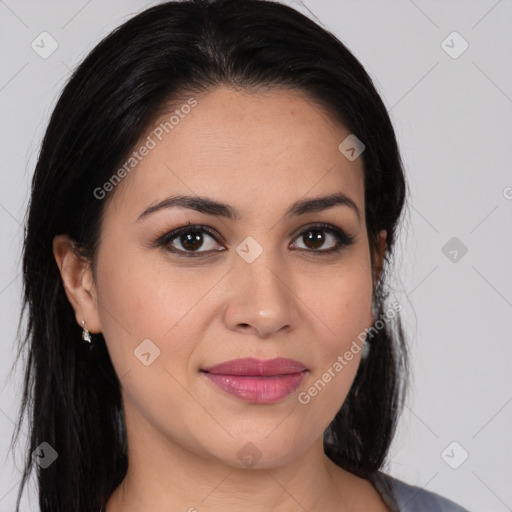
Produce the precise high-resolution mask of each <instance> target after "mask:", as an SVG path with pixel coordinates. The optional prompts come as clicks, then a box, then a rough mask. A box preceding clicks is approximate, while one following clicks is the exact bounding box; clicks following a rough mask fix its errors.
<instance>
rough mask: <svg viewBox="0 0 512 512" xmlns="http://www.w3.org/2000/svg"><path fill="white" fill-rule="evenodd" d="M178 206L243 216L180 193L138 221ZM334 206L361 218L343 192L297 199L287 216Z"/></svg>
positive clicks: (236, 217) (229, 216) (154, 206)
mask: <svg viewBox="0 0 512 512" xmlns="http://www.w3.org/2000/svg"><path fill="white" fill-rule="evenodd" d="M176 206H181V207H183V208H189V209H191V210H196V211H198V212H200V213H204V214H206V215H213V216H216V217H225V218H227V219H230V220H239V219H240V218H241V214H240V212H239V211H238V210H237V209H236V208H234V207H232V206H230V205H228V204H225V203H221V202H219V201H215V200H213V199H210V198H208V197H201V196H186V195H178V196H171V197H168V198H166V199H164V200H163V201H160V202H158V203H156V204H151V205H149V206H148V207H147V208H146V209H145V210H144V211H143V212H142V213H141V214H140V215H139V217H138V218H137V222H140V221H142V220H143V219H144V218H146V217H148V216H149V215H151V214H152V213H155V212H157V211H159V210H162V209H164V208H173V207H176ZM334 206H346V207H348V208H350V209H352V210H353V211H354V212H355V213H356V214H357V217H358V219H359V220H360V219H361V213H360V212H359V208H358V207H357V205H356V203H355V202H354V201H353V200H352V199H351V198H350V197H348V196H347V195H345V194H343V193H342V192H337V193H334V194H330V195H327V196H319V197H314V198H311V199H303V200H299V201H296V202H295V203H293V204H292V205H291V206H290V208H289V209H288V211H287V212H286V214H285V216H286V217H296V216H299V215H305V214H307V213H314V212H320V211H323V210H327V209H329V208H333V207H334Z"/></svg>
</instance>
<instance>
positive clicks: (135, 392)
mask: <svg viewBox="0 0 512 512" xmlns="http://www.w3.org/2000/svg"><path fill="white" fill-rule="evenodd" d="M195 100H196V101H197V104H195V106H193V107H192V108H185V107H184V108H182V109H180V108H179V107H178V110H179V111H180V114H181V115H180V116H179V122H176V119H177V118H176V117H175V118H174V120H173V124H172V125H171V124H170V123H169V124H167V125H160V124H159V123H160V122H162V123H165V121H168V120H169V118H170V116H171V115H173V113H172V112H170V113H169V114H168V115H165V116H164V117H163V118H162V119H161V120H159V121H158V122H157V123H156V124H155V126H153V127H152V130H151V131H150V132H148V133H147V134H145V136H144V137H143V138H142V139H141V144H140V145H138V146H137V147H136V148H135V150H137V151H138V155H139V156H138V157H137V159H138V160H140V161H138V164H137V165H136V166H135V167H133V168H131V169H130V172H129V173H127V176H126V177H125V178H124V179H123V181H122V182H121V183H120V184H118V185H117V186H116V187H114V190H113V191H110V192H109V193H110V194H114V196H113V197H112V201H109V202H108V204H107V207H106V210H105V212H104V220H103V226H102V233H101V240H100V245H99V251H98V255H97V258H98V259H97V268H96V272H97V273H96V281H95V288H94V296H95V303H96V307H97V309H96V313H97V315H96V316H94V315H93V316H92V317H91V316H89V318H87V321H88V326H89V327H90V328H91V331H92V332H94V330H95V329H96V331H101V332H102V333H103V335H104V337H105V340H106V343H107V346H108V350H109V352H110V354H111V358H112V361H113V364H114V367H115V369H116V372H117V375H118V376H119V379H120V383H121V387H122V392H123V400H124V407H125V414H126V421H127V427H128V434H129V436H137V439H139V440H144V441H141V442H144V443H145V444H146V445H147V446H153V447H154V446H155V444H154V443H158V445H159V446H161V447H162V448H163V451H165V450H171V451H174V450H177V449H179V450H181V449H185V450H190V451H192V452H194V453H195V454H198V455H200V456H202V457H206V458H208V459H210V460H212V459H213V460H216V461H221V462H222V463H224V464H228V465H230V466H236V467H242V466H243V464H246V465H248V464H249V462H247V461H248V459H247V457H246V455H251V454H252V455H253V456H254V457H256V458H258V459H259V460H258V465H259V467H271V466H274V465H277V464H283V463H285V462H286V461H290V460H292V459H293V458H295V457H297V456H298V455H300V454H301V453H304V452H305V450H307V449H308V447H310V446H311V445H312V444H313V443H314V442H316V441H318V439H319V438H320V437H321V436H322V433H323V431H324V430H325V428H326V427H327V426H328V425H329V423H330V422H331V420H332V419H333V417H334V415H335V414H336V412H337V411H338V410H339V408H340V407H341V405H342V403H343V401H344V400H345V397H346V395H347V393H348V391H349V388H350V386H351V384H352V381H353V379H354V377H355V374H356V371H357V368H358V365H359V361H360V356H361V351H355V350H354V349H352V354H353V358H352V359H351V360H350V361H347V360H346V358H344V359H343V360H344V361H345V363H346V364H343V365H342V369H341V370H339V366H336V365H335V363H336V362H337V361H338V362H339V361H340V360H339V359H338V357H339V356H341V357H343V356H344V354H345V353H346V352H347V351H350V348H351V346H352V347H354V345H353V342H354V340H356V341H357V340H358V335H359V334H360V333H361V332H362V331H364V329H365V328H367V327H369V326H371V324H372V321H373V316H372V309H371V303H372V290H373V288H372V268H371V264H370V253H369V245H368V239H367V234H366V230H365V207H364V206H365V205H364V186H363V162H362V158H356V159H355V160H349V159H347V158H346V157H345V156H344V154H342V153H341V152H340V150H339V149H338V146H339V144H340V143H341V142H342V141H343V140H344V139H345V138H346V137H347V136H348V135H349V132H348V131H346V130H344V129H343V128H342V127H340V126H339V125H338V124H336V123H334V122H333V121H332V120H331V119H330V118H329V117H328V116H327V115H326V114H325V113H324V112H323V111H322V110H321V109H320V108H319V107H318V106H317V105H316V104H313V103H311V102H310V101H308V100H307V99H306V98H305V97H304V96H303V95H300V94H299V93H296V92H290V91H283V90H273V91H272V92H268V93H266V94H261V93H257V94H256V93H252V94H247V93H242V92H236V91H232V90H229V89H227V88H218V89H216V90H214V91H213V92H210V93H209V94H208V95H206V96H201V97H195ZM186 104H187V102H186V101H185V102H184V105H186ZM188 104H189V105H190V104H194V103H193V102H192V103H191V102H189V103H188ZM162 126H166V129H167V131H166V129H164V128H162ZM170 126H172V127H171V128H170ZM148 136H149V137H150V139H148ZM142 145H146V147H147V148H148V149H147V150H146V151H144V150H142V151H139V148H140V147H141V146H142ZM143 153H144V155H145V156H143ZM132 163H133V162H132ZM127 168H130V167H129V166H128V167H127ZM332 194H340V195H341V194H343V195H344V196H346V197H347V198H349V199H350V200H351V201H352V202H353V203H354V205H353V207H352V206H350V205H348V204H337V205H334V206H331V207H327V208H309V211H308V208H302V209H301V208H300V207H295V208H294V209H293V210H292V213H288V212H289V210H290V209H292V207H293V205H296V203H302V202H304V201H310V200H311V199H314V198H319V197H323V196H329V195H332ZM175 196H194V197H196V196H197V197H201V198H208V199H209V200H211V201H215V202H219V203H223V204H225V205H228V207H229V209H230V210H231V211H233V212H236V216H234V217H233V218H230V217H228V216H227V215H224V213H226V212H225V209H224V208H219V207H217V208H210V211H209V213H207V212H204V211H203V212H200V211H197V210H196V209H194V208H192V207H191V208H187V207H185V206H169V205H167V206H165V203H163V204H161V202H165V201H168V200H169V198H172V197H175ZM93 200H100V199H93ZM159 204H160V206H161V207H159V208H157V209H153V210H152V211H149V210H148V208H151V207H154V206H155V205H159ZM197 204H198V203H197ZM144 212H146V214H143V213H144ZM220 213H222V215H220ZM319 223H326V224H328V225H329V226H332V229H333V231H330V230H329V229H328V228H322V227H316V228H314V229H312V230H311V231H309V234H308V229H310V228H313V227H314V226H315V225H317V224H319ZM188 224H190V225H192V226H197V225H200V226H204V227H205V228H207V229H208V230H209V231H211V233H209V232H208V231H197V229H198V228H195V229H196V231H194V230H193V229H192V230H190V229H189V230H188V232H187V231H186V230H185V231H184V232H183V233H182V236H179V235H177V236H174V237H168V239H167V240H163V242H162V243H161V244H160V245H159V244H158V243H157V241H158V240H159V239H161V238H162V237H163V235H165V234H167V233H169V232H171V231H172V230H176V229H177V228H181V227H183V226H187V225H188ZM336 229H339V230H342V231H343V232H344V233H345V234H346V235H349V236H352V237H354V240H353V244H352V245H346V246H343V245H342V246H341V247H340V250H339V251H334V252H331V253H328V252H327V250H328V249H331V248H333V247H334V248H335V247H336V246H337V245H338V243H339V242H338V238H337V235H336V231H335V230H336ZM187 233H188V234H187ZM187 254H188V255H189V256H188V257H187ZM190 255H192V256H190ZM357 342H358V344H359V345H361V343H360V341H357ZM278 357H279V358H288V359H293V360H295V361H297V362H299V363H301V364H302V365H303V366H304V367H305V368H306V369H307V371H305V372H302V373H300V374H299V373H298V372H299V371H300V370H298V369H293V368H291V367H290V368H287V369H283V368H278V369H277V370H275V371H274V372H273V373H274V374H276V373H279V372H281V374H282V373H285V372H286V371H292V372H296V373H295V375H288V376H287V377H282V376H281V377H276V376H274V377H261V376H260V377H255V376H254V375H253V376H252V377H248V376H238V377H228V376H226V375H227V373H229V372H228V371H227V370H223V371H221V373H224V375H225V376H224V377H223V376H219V375H217V377H215V379H216V381H217V382H218V383H219V384H216V383H215V382H214V380H213V377H212V375H211V374H210V377H211V378H209V377H207V374H206V373H205V372H204V371H203V370H204V369H206V368H209V367H212V366H214V365H218V364H219V363H222V362H226V361H231V360H234V359H238V358H257V359H262V360H270V359H273V358H278ZM335 367H336V368H337V369H338V371H336V370H333V368H335ZM329 369H331V370H330V372H329ZM326 372H327V373H330V379H328V377H325V374H326ZM271 373H272V372H271ZM323 376H324V377H323ZM258 379H259V380H258ZM319 380H321V381H322V382H323V385H318V383H317V387H316V393H315V392H314V391H313V392H311V393H310V392H308V390H310V388H311V387H312V386H313V385H314V383H315V382H317V381H319ZM258 397H259V398H258ZM248 443H252V445H253V446H250V445H248ZM161 453H162V452H158V453H154V456H155V457H158V456H160V454H161ZM152 456H153V455H152Z"/></svg>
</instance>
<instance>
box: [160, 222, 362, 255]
mask: <svg viewBox="0 0 512 512" xmlns="http://www.w3.org/2000/svg"><path fill="white" fill-rule="evenodd" d="M308 231H327V232H329V233H331V234H333V235H334V236H335V237H336V238H337V242H336V245H335V246H334V247H332V248H331V249H324V250H315V249H297V250H299V251H302V252H307V253H313V254H316V255H319V256H325V255H328V254H333V253H339V252H341V250H342V249H343V248H344V247H348V246H350V245H353V244H354V243H355V237H354V236H350V235H347V234H346V233H345V232H344V231H343V230H341V229H339V228H337V227H335V226H333V225H331V224H325V223H319V224H313V225H311V226H308V227H307V228H306V229H304V230H303V231H302V232H300V233H299V235H298V236H297V237H296V239H297V238H299V237H301V236H303V235H304V234H305V233H307V232H308ZM186 233H207V234H208V235H210V236H211V237H212V238H213V239H214V240H215V241H216V242H217V243H219V242H218V241H217V238H216V235H215V232H214V231H213V230H212V229H211V228H208V227H207V226H202V225H197V224H187V225H186V226H183V227H181V228H177V229H174V230H172V231H170V232H169V233H166V234H165V235H163V236H161V237H159V238H158V239H157V240H156V245H157V246H164V247H166V249H167V250H168V251H169V252H171V253H173V254H177V255H178V256H179V257H184V258H198V257H204V255H208V253H211V252H221V251H183V250H181V249H176V248H175V247H172V246H171V245H170V243H171V242H172V241H173V240H174V239H175V238H177V237H179V236H180V235H183V234H186Z"/></svg>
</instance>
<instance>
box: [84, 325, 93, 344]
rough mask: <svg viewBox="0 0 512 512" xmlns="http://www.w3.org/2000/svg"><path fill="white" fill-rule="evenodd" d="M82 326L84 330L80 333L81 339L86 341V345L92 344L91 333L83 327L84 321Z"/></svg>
mask: <svg viewBox="0 0 512 512" xmlns="http://www.w3.org/2000/svg"><path fill="white" fill-rule="evenodd" d="M82 326H83V328H84V330H83V331H82V339H83V340H84V341H86V342H87V343H91V342H92V339H91V333H90V332H89V331H88V330H87V328H86V327H85V320H82Z"/></svg>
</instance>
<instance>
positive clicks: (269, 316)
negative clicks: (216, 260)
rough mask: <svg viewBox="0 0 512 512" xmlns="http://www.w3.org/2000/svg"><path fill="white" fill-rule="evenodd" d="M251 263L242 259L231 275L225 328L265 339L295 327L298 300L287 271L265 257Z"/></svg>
mask: <svg viewBox="0 0 512 512" xmlns="http://www.w3.org/2000/svg"><path fill="white" fill-rule="evenodd" d="M264 254H265V252H264V253H263V254H262V255H260V256H259V257H258V258H257V259H256V260H255V261H253V262H252V263H247V262H246V261H244V260H243V259H242V258H240V259H239V260H237V261H235V263H234V266H233V268H232V269H231V272H230V276H229V279H230V283H229V285H230V286H229V289H230V290H231V291H232V293H231V294H230V296H229V298H228V300H227V303H226V305H225V310H224V322H225V324H226V326H227V327H228V329H230V330H233V331H237V332H240V333H245V334H253V335H255V336H258V337H261V338H268V337H270V336H272V335H276V334H278V333H281V334H284V333H285V332H288V331H290V330H291V329H294V328H295V327H296V326H297V324H298V319H299V311H298V302H300V301H299V299H298V297H297V296H296V294H295V293H294V291H293V283H292V282H291V281H293V279H292V278H291V276H290V272H287V271H286V270H285V269H284V268H283V267H281V266H278V265H276V264H275V262H274V263H272V262H271V261H270V259H269V258H267V257H265V256H264Z"/></svg>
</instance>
